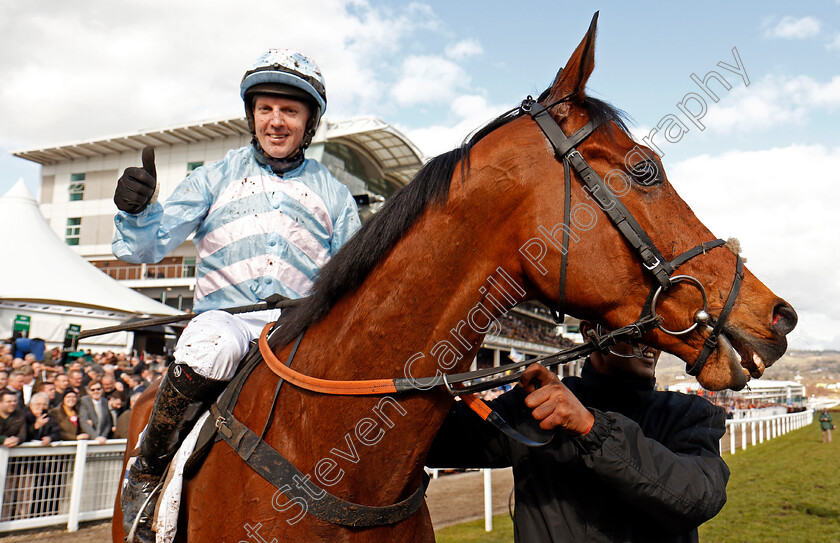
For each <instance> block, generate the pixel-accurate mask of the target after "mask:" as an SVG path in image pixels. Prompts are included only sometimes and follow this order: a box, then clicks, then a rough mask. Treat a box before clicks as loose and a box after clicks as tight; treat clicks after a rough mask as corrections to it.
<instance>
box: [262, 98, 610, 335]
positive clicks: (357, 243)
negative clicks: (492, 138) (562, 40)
mask: <svg viewBox="0 0 840 543" xmlns="http://www.w3.org/2000/svg"><path fill="white" fill-rule="evenodd" d="M584 106H585V107H586V109H587V111H588V113H589V115H590V118H592V119H593V120H596V121H601V122H603V121H614V122H615V123H616V124H617V125H618V126H619V127H621V129H622V130H624V131H625V132H627V127H626V125H625V123H624V117H625V115H624V113H623V112H621V111H619V110H617V109H615V108H613V107H612V106H611V105H609V104H607V103H606V102H603V101H601V100H598V99H595V98H589V97H587V98H586V99H585V101H584ZM520 116H522V112H521V111H520V109H519V108H518V107H517V108H515V109H512V110H510V111H507V112H505V113H503V114H502V115H500V116H499V117H497V118H496V119H494V120H492V121H491V122H489V123H488V124H487V125H485V126H484V127H482V128H480V129H479V130H478V131H476V132H475V133H474V134H473V135H472V136H470V137H469V138H468V139H467V140H465V141H464V143H462V144H461V146H460V147H458V148H457V149H453V150H452V151H449V152H446V153H443V154H442V155H439V156H436V157H435V158H433V159H431V160H429V161H428V162H427V163H426V164H425V165H424V166H423V167H422V168H421V169H420V170H419V171H418V172H417V174H416V175H415V176H414V180H412V181H411V183H409V184H408V185H406V186H405V187H403V188H402V189H400V191H399V192H397V193H396V194H394V195H393V196H392V197H391V198H389V199H388V201H386V202H385V205H384V206H383V207H382V209H381V210H380V211H379V212H378V213H376V214H374V215H373V216H372V217H371V218H370V219H369V220H368V221H367V222H366V223H365V224H364V225H363V226H362V228H361V229H360V230H359V231H358V232H357V233H356V234H355V235H354V236H353V237H352V238H350V240H349V241H348V242H347V243H346V244H345V245H344V247H342V248H341V250H340V251H339V252H338V254H336V255H335V256H334V257H333V258H332V259H330V260H329V261H328V262H327V263H326V264H325V265H324V267H322V268H321V270H320V271H319V272H318V277H317V279H316V281H315V284H314V286H313V287H312V291H311V293H310V296H309V298H308V299H307V300H306V301H305V302H303V303H301V304H300V305H297V306H294V307H292V308H290V309H286V310H285V311H283V314H282V316H281V317H280V323H281V324H282V326H280V327H279V328H278V329H277V330H276V331H275V333H274V334H273V335H272V338H271V344H272V346H277V345H285V344H287V343H289V342H291V341H292V340H293V339H294V338H295V337H297V336H298V335H299V334H300V333H301V332H303V330H304V329H305V328H307V327H309V326H311V325H312V324H314V323H316V322H318V321H319V320H321V319H322V318H324V317H325V316H326V315H327V313H329V311H330V309H332V307H333V305H334V304H335V303H336V302H337V301H338V300H339V299H340V298H341V297H342V296H344V295H345V294H347V293H349V292H353V291H355V290H356V289H357V288H359V286H360V285H361V284H362V282H363V281H364V280H365V278H366V277H367V276H368V274H369V273H370V271H371V270H372V269H373V268H374V267H375V266H376V265H377V264H378V263H379V261H380V260H381V259H382V258H383V257H384V256H385V254H386V253H387V252H388V251H389V250H390V249H391V248H392V247H393V246H394V244H395V243H396V242H397V240H399V239H400V238H401V237H403V235H405V233H406V232H407V231H408V230H409V229H410V228H411V227H412V226H413V225H414V223H415V222H416V220H417V218H418V217H420V215H422V214H423V212H424V211H425V210H426V209H427V208H429V207H430V206H436V205H443V204H444V203H445V202H446V200H447V197H448V196H449V183H450V180H451V179H452V176H453V174H454V173H455V167H456V166H457V165H458V163H461V172H462V178H464V177H466V173H467V171H468V170H469V155H470V150H471V149H472V148H473V146H475V144H476V143H478V142H479V141H481V140H482V139H483V138H484V137H485V136H487V135H488V134H489V133H491V132H493V131H494V130H496V129H498V128H499V127H501V126H503V125H506V124H507V123H509V122H511V121H513V120H514V119H516V118H518V117H520Z"/></svg>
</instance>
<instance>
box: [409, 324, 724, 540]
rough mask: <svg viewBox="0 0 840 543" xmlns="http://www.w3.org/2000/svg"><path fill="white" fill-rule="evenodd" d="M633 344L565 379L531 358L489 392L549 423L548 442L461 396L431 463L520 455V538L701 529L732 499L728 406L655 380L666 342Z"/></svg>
mask: <svg viewBox="0 0 840 543" xmlns="http://www.w3.org/2000/svg"><path fill="white" fill-rule="evenodd" d="M581 328H582V331H583V332H584V333H585V332H586V330H587V329H589V328H591V325H590V324H589V323H586V322H582V323H581ZM614 353H619V354H618V355H616V354H614ZM633 353H634V351H633V348H632V347H631V346H630V345H626V344H623V345H617V346H615V347H613V352H611V353H610V354H607V355H603V354H601V353H598V352H596V353H593V354H592V356H591V358H590V359H589V360H587V362H586V364H585V365H584V367H583V371H582V374H581V377H579V378H578V377H567V378H566V379H563V381H562V382H561V381H560V379H559V378H558V377H557V376H556V375H555V374H553V373H551V372H550V371H548V370H547V369H546V368H544V367H543V366H541V365H539V364H534V365H532V366H530V367H529V368H528V369H527V370H526V371H525V372H523V374H522V377H521V378H520V386H518V387H515V388H514V389H513V390H511V391H509V392H507V393H505V394H504V395H502V396H500V397H499V398H498V399H496V400H494V401H493V402H491V403H490V405H491V407H492V408H493V409H495V410H496V411H498V412H499V413H500V414H501V415H502V416H503V417H504V418H505V420H507V421H508V422H509V423H511V425H513V426H514V427H515V428H517V429H518V430H519V431H520V432H522V433H523V434H525V435H528V436H530V437H537V434H543V435H545V434H546V433H548V434H549V435H553V439H552V441H551V442H550V443H549V444H548V445H546V446H543V447H539V448H529V447H526V446H524V445H521V444H519V443H517V442H514V441H512V440H510V439H508V438H507V437H506V436H504V435H503V434H501V433H499V432H498V431H497V430H496V429H495V428H494V427H492V426H490V425H489V424H487V423H485V422H484V421H482V420H481V419H480V418H478V416H477V415H475V414H474V413H473V412H472V411H470V410H469V409H468V408H466V406H465V405H464V404H463V403H462V402H456V403H455V404H454V406H453V408H452V411H451V412H450V413H449V415H448V416H447V418H446V421H445V422H444V424H443V427H442V428H441V430H440V432H439V434H438V436H437V438H436V440H435V442H434V445H433V446H432V450H431V453H430V455H429V458H428V460H427V462H426V465H428V466H430V467H446V468H452V467H506V466H513V475H514V486H515V491H516V508H515V512H514V539H515V540H516V541H517V542H522V543H525V542H528V543H531V542H543V541H554V542H561V541H562V542H567V541H568V542H584V541H587V542H589V541H604V542H644V543H650V542H664V541H668V542H683V541H698V536H697V526H699V525H700V524H702V523H703V522H705V521H707V520H709V519H710V518H712V517H714V516H715V515H716V514H717V513H718V512H719V511H720V509H721V508H722V507H723V504H724V503H725V502H726V482H727V480H728V479H729V469H728V468H727V467H726V464H725V463H724V461H723V460H722V459H721V457H720V451H719V440H720V438H721V437H722V436H723V434H724V430H725V415H724V410H723V409H721V408H719V407H715V406H713V405H712V404H710V403H709V402H708V401H706V400H705V399H703V398H700V397H697V396H687V395H684V394H679V393H676V392H657V391H655V390H654V383H655V380H654V370H655V368H656V362H657V360H658V358H659V351H657V350H655V349H653V348H651V347H647V346H644V345H642V344H638V346H637V350H636V351H635V355H636V356H632V355H633ZM621 354H624V355H625V356H624V357H622V356H620V355H621ZM627 355H631V356H630V357H627ZM639 355H641V356H639ZM537 422H539V428H538V427H537Z"/></svg>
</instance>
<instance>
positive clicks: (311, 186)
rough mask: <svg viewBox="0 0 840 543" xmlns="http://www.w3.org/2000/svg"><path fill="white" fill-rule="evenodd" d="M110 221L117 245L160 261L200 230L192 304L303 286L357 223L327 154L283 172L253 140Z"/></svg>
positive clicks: (297, 292)
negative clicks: (161, 198)
mask: <svg viewBox="0 0 840 543" xmlns="http://www.w3.org/2000/svg"><path fill="white" fill-rule="evenodd" d="M114 222H115V224H116V226H117V232H116V234H115V236H114V241H113V243H112V245H111V248H112V250H113V252H114V255H115V256H116V257H117V258H119V259H121V260H125V261H127V262H133V263H140V262H146V263H153V262H159V261H160V260H161V259H162V258H163V257H164V256H166V255H167V254H168V253H170V252H171V251H172V250H174V249H175V248H176V247H178V245H180V244H181V243H182V242H183V241H184V240H186V239H187V237H188V236H189V235H190V233H191V232H193V231H195V237H194V239H193V243H194V244H195V246H196V249H197V251H198V261H197V269H196V287H195V299H194V304H193V306H194V310H195V311H196V312H201V311H207V310H210V309H222V308H227V307H236V306H240V305H247V304H251V303H256V302H257V301H259V300H262V299H265V298H266V297H267V296H269V295H271V294H274V293H280V294H282V295H283V296H287V297H289V298H299V297H301V296H304V295H305V294H306V293H307V292H308V291H309V289H310V288H311V287H312V284H313V279H314V277H315V274H316V273H317V272H318V270H319V269H320V268H321V266H323V265H324V263H325V262H326V261H327V260H328V259H329V258H330V257H331V256H333V255H334V254H335V253H336V252H338V249H339V248H341V246H342V245H343V244H344V243H345V242H346V241H347V240H348V239H349V238H350V236H352V235H353V234H354V233H355V232H356V231H357V230H358V229H359V227H360V226H361V221H360V220H359V214H358V211H357V209H356V203H355V201H354V200H353V196H352V195H351V194H350V191H349V190H348V188H347V187H346V186H344V185H343V184H341V183H340V182H339V181H337V180H336V179H335V178H334V177H333V176H332V175H331V174H330V173H329V171H328V170H327V168H326V167H324V166H323V165H322V164H320V163H319V162H317V161H315V160H306V161H305V162H304V163H303V164H302V165H301V166H300V167H298V168H296V169H294V170H291V171H289V172H286V173H285V174H284V175H283V177H279V176H277V175H274V174H273V173H272V172H271V170H270V169H268V168H267V167H265V166H261V165H260V164H259V163H258V162H257V160H256V159H255V158H254V155H253V147H251V146H250V145H249V146H245V147H241V148H239V149H234V150H231V151H229V152H228V153H227V155H226V156H225V158H224V159H223V160H221V161H219V162H215V163H213V164H209V165H206V166H203V167H200V168H198V169H196V170H195V171H193V172H192V173H191V174H190V175H189V176H188V177H187V178H186V179H184V181H182V182H181V183H180V184H179V185H178V187H177V188H176V189H175V192H173V193H172V196H170V197H169V199H167V200H166V202H165V203H164V204H163V205H161V204H160V203H157V202H156V203H154V204H152V205H150V206H149V207H147V208H146V209H145V210H144V211H142V212H141V213H138V214H136V215H131V214H128V213H125V212H122V211H120V212H118V213H117V215H116V217H115V218H114Z"/></svg>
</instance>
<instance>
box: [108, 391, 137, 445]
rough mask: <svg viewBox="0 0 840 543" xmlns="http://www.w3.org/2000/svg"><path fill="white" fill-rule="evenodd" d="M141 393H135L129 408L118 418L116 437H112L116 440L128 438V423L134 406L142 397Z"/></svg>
mask: <svg viewBox="0 0 840 543" xmlns="http://www.w3.org/2000/svg"><path fill="white" fill-rule="evenodd" d="M140 395H141V393H140V392H135V393H134V394H132V395H131V397H130V398H129V400H128V402H129V407H128V409H126V410H125V411H123V412H122V413H120V416H119V417H117V425H116V429H115V430H114V435H113V436H111V437H113V438H114V439H126V438H128V422H129V421H130V420H131V409H132V408H133V407H134V404H135V403H137V399H138V398H139V397H140Z"/></svg>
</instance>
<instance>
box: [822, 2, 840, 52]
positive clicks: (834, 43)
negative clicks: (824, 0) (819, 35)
mask: <svg viewBox="0 0 840 543" xmlns="http://www.w3.org/2000/svg"><path fill="white" fill-rule="evenodd" d="M838 2H839V3H840V0H838ZM825 48H826V49H828V50H829V51H840V32H838V33H836V34H834V39H833V40H831V41H830V42H828V43H826V44H825Z"/></svg>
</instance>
